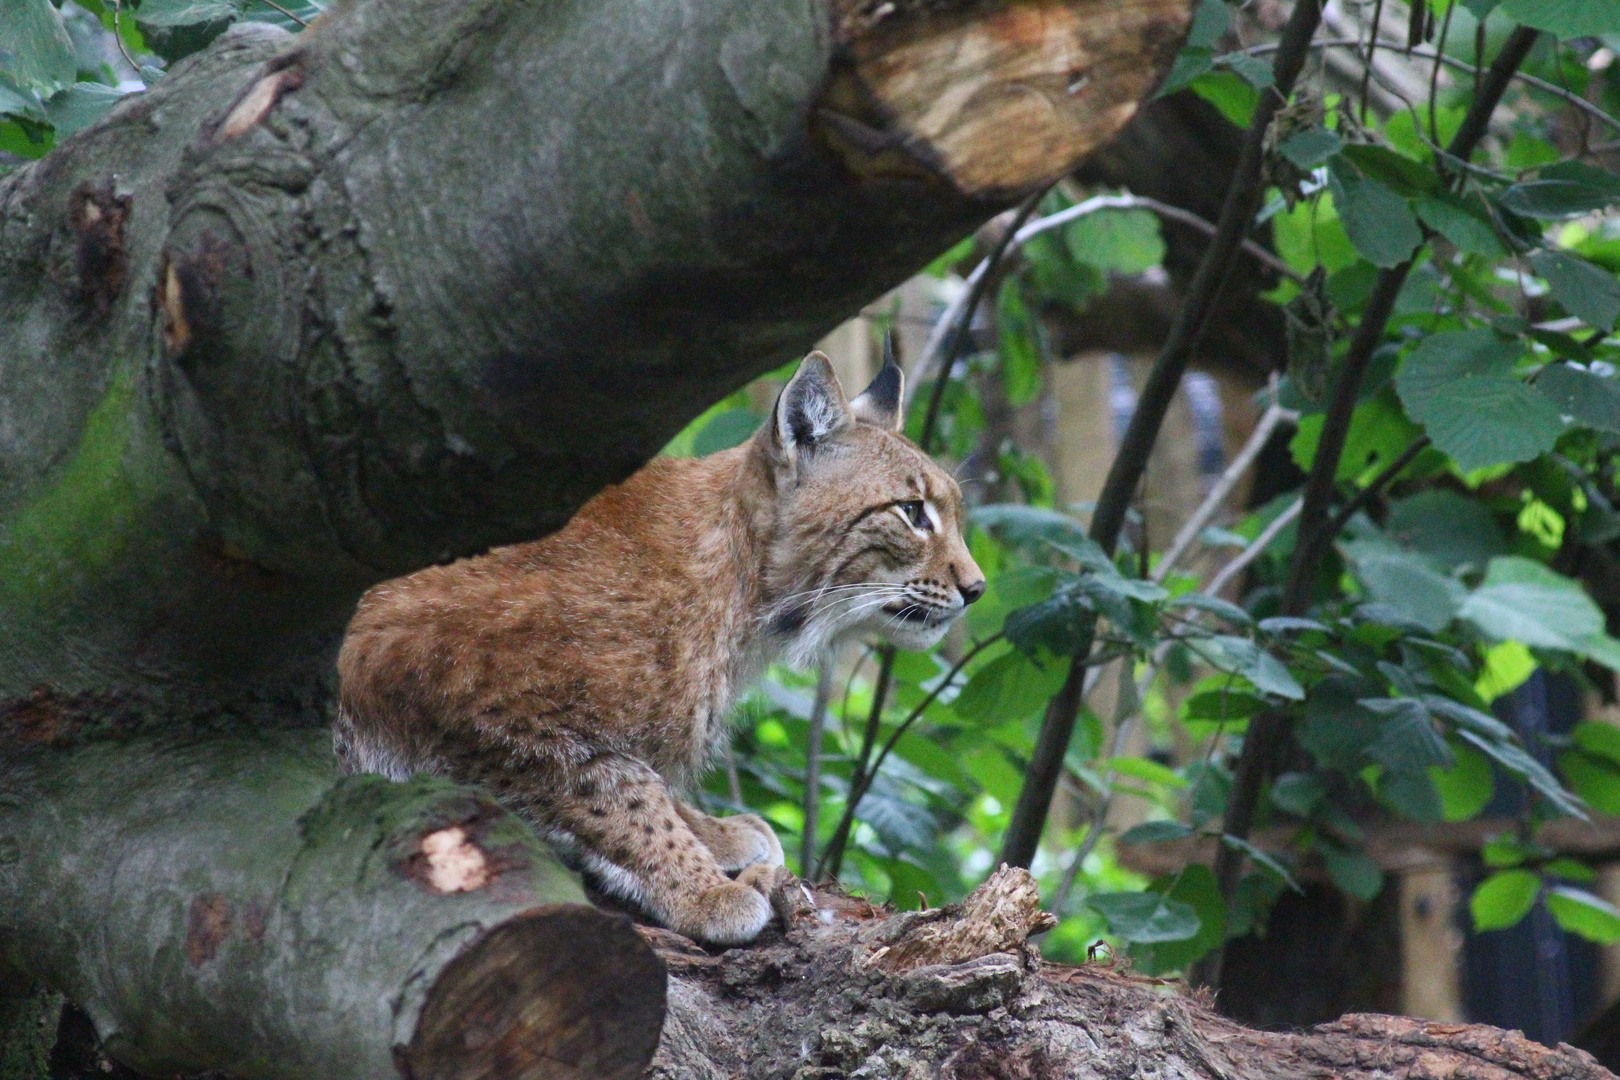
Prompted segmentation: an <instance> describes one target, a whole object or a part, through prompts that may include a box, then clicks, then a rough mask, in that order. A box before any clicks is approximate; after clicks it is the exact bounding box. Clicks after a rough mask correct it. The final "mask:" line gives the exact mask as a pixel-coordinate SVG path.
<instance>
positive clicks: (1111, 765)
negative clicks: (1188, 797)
mask: <svg viewBox="0 0 1620 1080" xmlns="http://www.w3.org/2000/svg"><path fill="white" fill-rule="evenodd" d="M1097 767H1098V768H1100V769H1112V770H1113V771H1114V772H1117V773H1119V774H1120V775H1121V776H1129V777H1130V778H1132V779H1133V780H1141V781H1143V782H1145V783H1149V784H1159V785H1161V786H1163V787H1167V788H1175V789H1176V790H1180V789H1181V788H1184V787H1186V786H1187V780H1186V778H1185V777H1183V776H1182V775H1181V774H1180V773H1178V772H1176V771H1175V770H1174V769H1172V768H1170V767H1169V766H1166V765H1160V764H1159V763H1158V762H1157V761H1154V760H1153V759H1152V758H1145V757H1114V758H1102V759H1100V760H1099V761H1098V762H1097Z"/></svg>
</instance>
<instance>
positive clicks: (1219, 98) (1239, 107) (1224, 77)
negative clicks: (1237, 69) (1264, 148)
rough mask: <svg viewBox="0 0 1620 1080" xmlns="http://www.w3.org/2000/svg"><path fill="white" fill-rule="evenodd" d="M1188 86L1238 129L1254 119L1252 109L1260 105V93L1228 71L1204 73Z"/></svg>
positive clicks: (1246, 125)
mask: <svg viewBox="0 0 1620 1080" xmlns="http://www.w3.org/2000/svg"><path fill="white" fill-rule="evenodd" d="M1189 85H1190V86H1191V88H1192V92H1193V93H1195V94H1197V95H1198V96H1199V97H1201V98H1203V99H1204V100H1205V101H1207V102H1209V103H1210V104H1211V105H1213V106H1215V108H1217V109H1219V110H1220V113H1221V115H1222V116H1224V117H1226V119H1227V120H1229V121H1231V122H1232V123H1233V124H1234V125H1236V126H1237V127H1240V128H1246V127H1248V126H1249V122H1250V121H1251V120H1252V119H1253V118H1254V107H1255V106H1256V105H1258V104H1259V103H1260V91H1258V90H1256V89H1255V88H1254V87H1252V86H1250V85H1249V84H1248V83H1247V82H1245V81H1244V80H1243V79H1242V78H1240V77H1239V76H1237V75H1234V74H1232V73H1231V72H1230V71H1206V72H1205V73H1204V74H1202V75H1200V76H1198V77H1197V78H1196V79H1193V80H1192V82H1191V83H1190V84H1189Z"/></svg>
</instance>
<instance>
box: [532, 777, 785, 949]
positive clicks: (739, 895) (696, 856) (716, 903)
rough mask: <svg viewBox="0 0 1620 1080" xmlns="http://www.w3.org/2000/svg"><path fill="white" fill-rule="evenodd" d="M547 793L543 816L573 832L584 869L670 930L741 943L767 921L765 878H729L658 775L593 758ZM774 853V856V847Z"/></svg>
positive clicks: (724, 942) (768, 907) (719, 942)
mask: <svg viewBox="0 0 1620 1080" xmlns="http://www.w3.org/2000/svg"><path fill="white" fill-rule="evenodd" d="M548 796H549V798H548V801H547V804H546V806H545V807H544V808H543V816H544V817H545V818H546V819H547V820H548V823H549V824H552V825H554V826H555V827H557V828H560V829H561V830H564V831H566V832H567V833H569V834H570V835H571V836H572V837H573V840H574V842H575V843H576V844H577V846H578V849H579V853H580V857H581V861H582V862H583V864H584V866H585V869H586V870H587V871H588V872H590V873H591V874H593V875H594V876H595V877H596V878H597V879H598V880H599V881H600V882H601V884H602V886H603V887H604V888H605V889H606V890H607V891H609V892H612V893H615V894H617V895H620V896H623V897H625V898H626V899H629V900H631V901H634V902H636V903H638V904H640V905H642V906H643V907H645V908H646V909H647V911H648V912H649V913H650V914H652V915H653V916H654V917H655V918H657V919H658V920H659V921H660V922H662V923H664V925H666V926H668V927H669V928H670V929H671V930H674V931H676V932H677V933H681V934H685V935H686V936H687V937H692V938H697V939H699V940H702V941H708V942H712V943H714V944H716V945H739V944H742V943H743V942H746V941H752V940H753V939H754V937H755V936H756V935H758V934H759V932H760V931H761V930H763V929H764V928H765V924H766V923H767V922H769V921H770V918H771V905H770V901H769V900H767V899H766V897H765V894H764V892H763V891H762V890H764V889H767V888H769V885H770V880H771V878H770V875H768V874H767V875H764V876H763V877H761V875H759V874H747V875H744V877H743V879H742V880H739V881H732V880H731V879H730V878H728V877H727V876H726V873H725V871H724V870H723V869H722V868H721V865H720V863H719V862H718V861H716V859H715V856H714V854H713V852H711V851H710V850H709V848H708V847H707V846H706V845H705V844H704V843H703V841H702V840H700V839H699V838H698V836H697V834H696V833H694V832H693V830H692V827H691V826H690V825H689V824H688V823H687V822H686V820H685V819H684V817H683V815H682V812H681V810H682V808H681V806H680V804H679V802H678V801H677V800H676V799H675V797H674V796H673V795H672V794H671V793H670V790H669V786H668V785H667V784H665V782H664V778H663V777H661V776H659V775H658V774H657V773H656V772H654V771H653V769H652V768H651V767H650V766H648V765H646V764H644V763H643V762H641V761H638V760H636V759H635V758H632V757H627V756H625V755H621V754H611V753H609V754H598V755H596V756H595V757H593V758H591V759H590V761H588V762H587V763H586V764H584V765H581V766H577V767H575V768H572V769H570V770H568V775H567V776H565V777H562V778H560V782H559V783H558V784H557V785H555V787H554V788H553V790H552V791H551V792H548ZM710 820H713V819H710ZM761 824H764V823H763V822H761ZM767 828H768V827H767ZM777 852H778V854H777V859H778V861H780V859H781V855H780V852H781V847H780V845H778V846H777ZM756 881H757V887H756V886H755V882H756Z"/></svg>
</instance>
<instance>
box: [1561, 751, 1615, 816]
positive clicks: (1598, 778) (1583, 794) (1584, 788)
mask: <svg viewBox="0 0 1620 1080" xmlns="http://www.w3.org/2000/svg"><path fill="white" fill-rule="evenodd" d="M1558 771H1559V772H1561V773H1562V774H1563V776H1564V781H1565V783H1567V784H1568V785H1569V789H1570V790H1571V791H1573V792H1574V793H1575V794H1576V795H1578V796H1579V797H1580V799H1581V801H1582V802H1584V803H1586V805H1588V806H1590V807H1591V808H1592V809H1594V810H1596V811H1597V812H1598V813H1600V814H1620V766H1617V765H1616V764H1615V763H1614V762H1612V761H1610V760H1608V759H1607V758H1603V757H1598V756H1597V755H1595V754H1589V753H1582V752H1581V751H1579V750H1566V751H1565V752H1564V753H1562V754H1559V755H1558Z"/></svg>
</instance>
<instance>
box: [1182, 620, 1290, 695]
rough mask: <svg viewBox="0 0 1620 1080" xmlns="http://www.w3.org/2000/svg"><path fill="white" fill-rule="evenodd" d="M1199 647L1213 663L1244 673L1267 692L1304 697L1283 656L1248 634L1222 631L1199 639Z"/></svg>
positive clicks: (1206, 658)
mask: <svg viewBox="0 0 1620 1080" xmlns="http://www.w3.org/2000/svg"><path fill="white" fill-rule="evenodd" d="M1196 649H1197V651H1198V652H1199V653H1200V654H1201V655H1202V656H1203V657H1204V659H1205V660H1207V661H1208V662H1209V663H1210V664H1211V665H1212V666H1213V667H1215V668H1218V669H1219V670H1221V671H1227V672H1231V673H1232V674H1234V675H1241V676H1243V677H1244V678H1245V679H1248V680H1249V681H1250V682H1251V683H1253V684H1254V687H1255V689H1256V690H1259V691H1260V692H1261V693H1263V694H1274V695H1276V696H1277V697H1281V698H1287V699H1288V700H1289V701H1303V700H1304V698H1305V691H1304V689H1303V688H1302V687H1301V686H1300V685H1299V680H1297V679H1295V678H1294V676H1293V674H1292V673H1291V672H1290V671H1289V670H1288V667H1287V665H1285V664H1284V663H1283V662H1282V661H1281V660H1278V659H1277V658H1276V657H1275V656H1272V655H1271V654H1270V653H1269V652H1267V651H1266V650H1264V649H1262V648H1260V647H1259V646H1258V645H1256V644H1255V643H1254V642H1252V641H1250V640H1249V639H1248V638H1240V637H1230V636H1226V635H1219V636H1216V637H1213V638H1209V639H1207V640H1205V641H1202V642H1199V643H1198V645H1197V647H1196Z"/></svg>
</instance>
